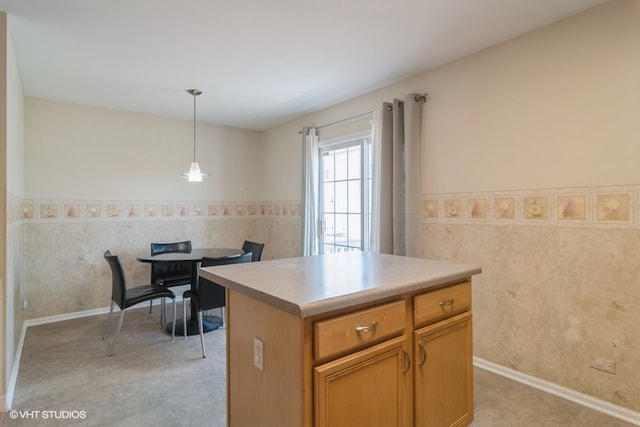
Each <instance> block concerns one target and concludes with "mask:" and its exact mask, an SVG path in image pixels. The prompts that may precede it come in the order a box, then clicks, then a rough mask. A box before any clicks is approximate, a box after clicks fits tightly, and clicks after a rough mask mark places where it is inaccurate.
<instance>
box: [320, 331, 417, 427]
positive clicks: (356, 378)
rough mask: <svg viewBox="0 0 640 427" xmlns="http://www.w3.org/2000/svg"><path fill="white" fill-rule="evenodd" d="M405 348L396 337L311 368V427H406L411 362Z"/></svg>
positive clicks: (401, 338) (408, 416)
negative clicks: (312, 385) (312, 388)
mask: <svg viewBox="0 0 640 427" xmlns="http://www.w3.org/2000/svg"><path fill="white" fill-rule="evenodd" d="M405 347H406V339H405V338H404V337H399V338H395V339H392V340H389V341H386V342H384V343H383V344H378V345H376V346H373V347H371V348H368V349H366V350H362V351H359V352H356V353H354V354H351V355H349V356H345V357H342V358H340V359H337V360H335V361H332V362H329V363H325V364H323V365H320V366H318V367H316V368H314V410H315V423H314V425H315V426H316V427H329V426H367V427H389V426H405V425H409V422H410V421H409V419H410V410H411V394H412V393H411V381H410V375H411V372H410V368H411V360H410V356H409V355H408V354H407V351H406V349H405Z"/></svg>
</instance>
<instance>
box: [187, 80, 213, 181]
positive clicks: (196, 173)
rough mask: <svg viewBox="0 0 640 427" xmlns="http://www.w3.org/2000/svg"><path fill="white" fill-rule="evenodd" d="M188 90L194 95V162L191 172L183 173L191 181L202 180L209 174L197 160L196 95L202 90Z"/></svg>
mask: <svg viewBox="0 0 640 427" xmlns="http://www.w3.org/2000/svg"><path fill="white" fill-rule="evenodd" d="M187 92H188V93H189V94H190V95H192V96H193V162H191V167H190V168H189V172H187V173H183V174H181V176H182V177H185V178H187V180H188V181H189V182H202V178H206V177H208V176H209V174H208V173H202V171H200V165H199V164H198V161H197V160H196V97H197V96H198V95H201V94H202V91H200V90H198V89H189V90H187Z"/></svg>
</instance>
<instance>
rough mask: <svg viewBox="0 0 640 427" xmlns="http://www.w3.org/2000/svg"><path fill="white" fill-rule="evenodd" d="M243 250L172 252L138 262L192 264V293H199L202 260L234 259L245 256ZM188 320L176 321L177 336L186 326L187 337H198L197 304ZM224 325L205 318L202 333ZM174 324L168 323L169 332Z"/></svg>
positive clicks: (149, 256)
mask: <svg viewBox="0 0 640 427" xmlns="http://www.w3.org/2000/svg"><path fill="white" fill-rule="evenodd" d="M243 252H244V251H243V250H242V249H236V248H200V249H192V250H191V252H188V253H184V252H171V253H162V254H158V255H151V254H147V255H140V256H138V257H137V259H138V261H140V262H146V263H150V264H153V263H161V262H163V263H188V264H190V267H191V268H190V270H191V271H190V272H191V284H190V286H191V291H193V292H198V282H199V277H200V276H199V268H200V263H201V262H202V258H216V259H232V258H235V257H238V256H240V255H242V254H243ZM190 314H191V315H190V316H189V318H188V319H175V320H174V321H175V322H176V332H175V333H176V335H178V336H179V335H183V334H184V327H185V325H186V328H187V335H198V334H199V333H200V332H199V328H198V311H197V310H196V306H195V304H191V312H190ZM221 325H222V319H221V318H220V317H218V316H203V318H202V331H203V332H210V331H212V330H214V329H218V328H219V327H220V326H221ZM172 328H173V324H172V323H169V322H167V331H168V332H171V329H172Z"/></svg>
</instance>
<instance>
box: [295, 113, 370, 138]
mask: <svg viewBox="0 0 640 427" xmlns="http://www.w3.org/2000/svg"><path fill="white" fill-rule="evenodd" d="M371 114H373V111H367V112H366V113H362V114H358V115H355V116H351V117H347V118H346V119H342V120H338V121H336V122H333V123H327V124H324V125H322V126H305V127H308V128H314V129H322V128H326V127H330V126H335V125H339V124H340V123H344V122H350V121H351V120H356V119H359V118H362V117H365V116H369V115H371ZM298 133H302V131H300V132H298Z"/></svg>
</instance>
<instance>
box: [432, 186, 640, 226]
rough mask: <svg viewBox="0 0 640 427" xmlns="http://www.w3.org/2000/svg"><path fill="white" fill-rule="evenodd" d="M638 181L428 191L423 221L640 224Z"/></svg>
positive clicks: (549, 224) (541, 224) (595, 224)
mask: <svg viewBox="0 0 640 427" xmlns="http://www.w3.org/2000/svg"><path fill="white" fill-rule="evenodd" d="M639 213H640V185H634V186H615V187H613V186H608V187H586V188H585V187H580V188H559V189H543V190H522V191H501V192H478V193H451V194H437V195H424V196H423V203H422V217H423V222H426V223H432V222H435V223H452V224H453V223H464V224H492V225H496V224H504V225H519V226H547V227H602V228H638V227H640V217H639Z"/></svg>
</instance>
